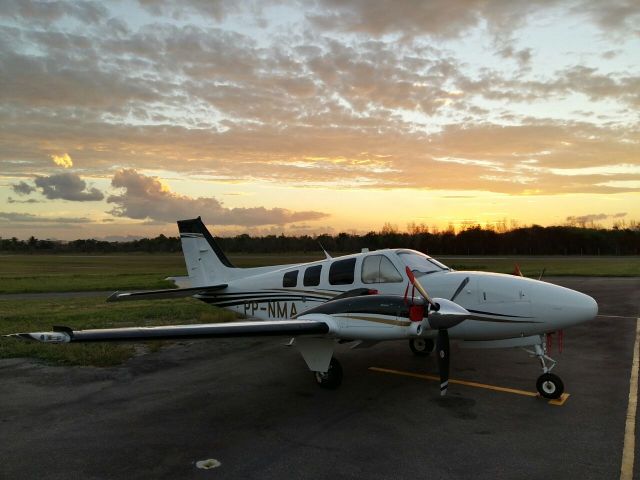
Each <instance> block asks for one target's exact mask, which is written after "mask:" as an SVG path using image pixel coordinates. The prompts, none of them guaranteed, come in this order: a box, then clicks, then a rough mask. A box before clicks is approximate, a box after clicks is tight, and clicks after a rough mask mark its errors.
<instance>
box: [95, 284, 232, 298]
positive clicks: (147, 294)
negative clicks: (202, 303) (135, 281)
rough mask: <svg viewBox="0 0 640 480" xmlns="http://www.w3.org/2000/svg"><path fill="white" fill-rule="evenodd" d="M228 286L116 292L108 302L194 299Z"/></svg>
mask: <svg viewBox="0 0 640 480" xmlns="http://www.w3.org/2000/svg"><path fill="white" fill-rule="evenodd" d="M225 288H227V284H226V283H223V284H220V285H211V286H208V287H190V288H170V289H165V290H144V291H141V292H115V293H113V294H112V295H111V296H110V297H109V298H107V302H123V301H126V300H158V299H161V298H182V297H192V296H193V295H197V294H199V293H201V294H204V293H211V292H215V291H218V290H224V289H225Z"/></svg>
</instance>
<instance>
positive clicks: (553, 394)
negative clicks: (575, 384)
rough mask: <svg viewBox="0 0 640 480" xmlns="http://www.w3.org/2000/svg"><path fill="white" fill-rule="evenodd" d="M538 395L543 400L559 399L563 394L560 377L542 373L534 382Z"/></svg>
mask: <svg viewBox="0 0 640 480" xmlns="http://www.w3.org/2000/svg"><path fill="white" fill-rule="evenodd" d="M536 388H537V389H538V393H539V394H540V395H541V396H543V397H544V398H550V399H556V398H560V397H561V396H562V394H563V393H564V384H563V383H562V380H560V377H559V376H557V375H554V374H553V373H543V374H542V375H540V376H539V377H538V381H537V382H536Z"/></svg>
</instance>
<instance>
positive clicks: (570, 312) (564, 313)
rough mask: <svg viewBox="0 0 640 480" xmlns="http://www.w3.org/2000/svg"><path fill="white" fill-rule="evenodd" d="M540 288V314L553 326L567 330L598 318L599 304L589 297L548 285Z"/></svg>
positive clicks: (542, 285) (541, 285) (538, 292)
mask: <svg viewBox="0 0 640 480" xmlns="http://www.w3.org/2000/svg"><path fill="white" fill-rule="evenodd" d="M538 286H539V289H538V290H537V292H536V293H537V298H538V300H539V301H540V304H539V305H540V308H539V309H538V314H539V315H540V317H541V318H543V319H544V321H545V322H548V323H550V324H551V325H552V326H554V327H557V328H565V327H569V326H571V325H577V324H580V323H584V322H589V321H591V320H593V319H594V318H596V315H597V314H598V304H597V303H596V301H595V300H594V299H593V298H591V297H590V296H589V295H585V294H584V293H581V292H576V291H575V290H571V289H568V288H564V287H561V286H559V285H552V284H548V283H547V284H544V283H540V284H538Z"/></svg>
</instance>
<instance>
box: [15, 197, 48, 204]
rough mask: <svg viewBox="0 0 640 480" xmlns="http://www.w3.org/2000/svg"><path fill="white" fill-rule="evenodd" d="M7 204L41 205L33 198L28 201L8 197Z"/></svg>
mask: <svg viewBox="0 0 640 480" xmlns="http://www.w3.org/2000/svg"><path fill="white" fill-rule="evenodd" d="M7 203H42V202H41V201H40V200H36V199H35V198H30V199H28V200H16V199H15V198H12V197H8V198H7Z"/></svg>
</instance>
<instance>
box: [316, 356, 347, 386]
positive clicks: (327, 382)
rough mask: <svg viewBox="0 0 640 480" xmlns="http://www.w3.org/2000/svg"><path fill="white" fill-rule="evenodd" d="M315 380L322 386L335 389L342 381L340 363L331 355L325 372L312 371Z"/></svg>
mask: <svg viewBox="0 0 640 480" xmlns="http://www.w3.org/2000/svg"><path fill="white" fill-rule="evenodd" d="M314 374H315V377H316V382H317V384H318V385H320V386H321V387H322V388H326V389H329V390H335V389H336V388H338V387H339V386H340V384H341V383H342V365H340V362H339V361H338V360H337V359H336V358H335V357H331V362H330V363H329V369H328V370H327V371H326V372H314Z"/></svg>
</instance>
